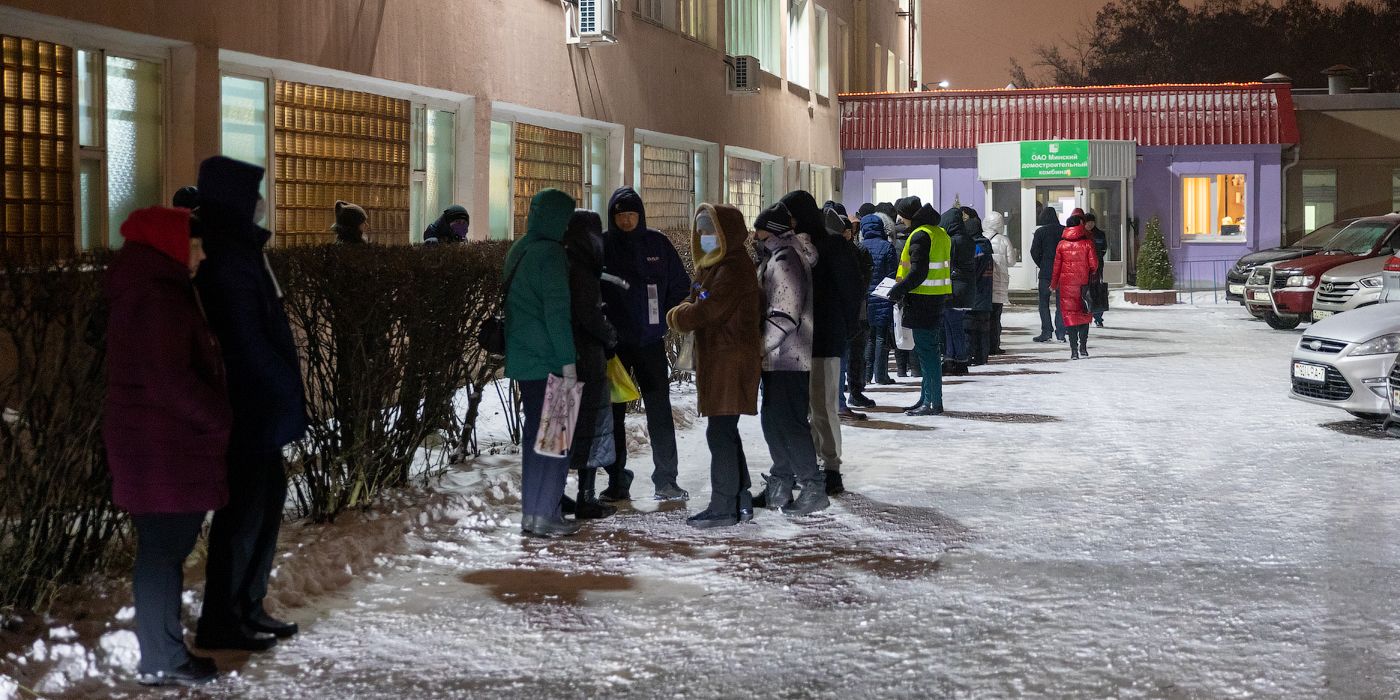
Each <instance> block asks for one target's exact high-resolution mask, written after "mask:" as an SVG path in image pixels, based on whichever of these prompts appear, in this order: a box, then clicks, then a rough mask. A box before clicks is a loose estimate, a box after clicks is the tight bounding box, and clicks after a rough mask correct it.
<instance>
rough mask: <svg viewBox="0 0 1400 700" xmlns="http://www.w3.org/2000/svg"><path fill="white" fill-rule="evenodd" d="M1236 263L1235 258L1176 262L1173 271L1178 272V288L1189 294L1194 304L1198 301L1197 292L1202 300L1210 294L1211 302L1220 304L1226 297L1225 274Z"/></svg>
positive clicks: (1179, 290)
mask: <svg viewBox="0 0 1400 700" xmlns="http://www.w3.org/2000/svg"><path fill="white" fill-rule="evenodd" d="M1234 264H1235V259H1234V258H1231V259H1229V260H1180V261H1177V262H1174V263H1172V271H1173V272H1174V273H1175V274H1176V289H1177V291H1178V292H1180V293H1181V294H1187V295H1189V298H1190V303H1192V304H1194V303H1196V295H1197V294H1199V295H1201V301H1205V299H1206V296H1207V295H1209V296H1210V300H1211V303H1215V304H1218V303H1220V300H1221V299H1223V298H1225V275H1226V274H1228V273H1229V272H1230V268H1231V267H1233V266H1234ZM1178 296H1180V294H1178Z"/></svg>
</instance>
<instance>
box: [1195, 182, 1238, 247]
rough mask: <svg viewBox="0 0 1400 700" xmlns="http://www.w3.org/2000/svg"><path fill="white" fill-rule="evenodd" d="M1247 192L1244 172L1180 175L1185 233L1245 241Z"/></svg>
mask: <svg viewBox="0 0 1400 700" xmlns="http://www.w3.org/2000/svg"><path fill="white" fill-rule="evenodd" d="M1245 196H1246V195H1245V176H1244V175H1200V176H1196V177H1183V178H1181V208H1182V211H1181V220H1182V231H1181V232H1182V235H1183V236H1191V237H1192V238H1193V239H1195V240H1202V237H1205V236H1211V237H1214V238H1217V239H1219V240H1223V241H1243V240H1244V235H1245V231H1247V230H1248V229H1247V228H1246V227H1247V225H1248V224H1247V222H1246V220H1245V219H1246V217H1245V211H1246V207H1245Z"/></svg>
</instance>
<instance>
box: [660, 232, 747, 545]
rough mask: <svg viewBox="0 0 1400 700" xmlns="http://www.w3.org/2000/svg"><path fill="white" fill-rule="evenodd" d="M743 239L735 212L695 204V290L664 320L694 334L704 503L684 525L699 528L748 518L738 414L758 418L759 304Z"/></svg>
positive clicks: (745, 234)
mask: <svg viewBox="0 0 1400 700" xmlns="http://www.w3.org/2000/svg"><path fill="white" fill-rule="evenodd" d="M748 236H749V231H748V228H747V227H746V226H744V215H743V214H742V213H741V212H740V211H739V210H738V209H737V208H735V207H732V206H729V205H728V204H715V205H712V204H701V205H700V208H699V210H698V211H696V213H695V219H694V225H693V226H692V229H691V235H690V249H691V250H692V251H694V252H695V258H694V259H695V284H694V285H693V288H692V289H691V292H690V297H689V299H687V300H686V301H684V302H681V303H680V304H679V305H677V306H676V308H674V309H671V311H670V313H668V314H667V315H666V324H667V325H669V326H670V327H671V328H674V329H676V330H677V331H680V332H682V333H688V332H691V331H694V332H695V389H696V393H697V394H698V399H699V401H698V404H697V405H698V408H699V409H700V415H702V416H705V417H706V418H707V419H708V423H709V424H708V425H707V426H706V428H705V441H706V442H707V443H708V444H709V447H710V504H709V506H708V507H706V508H705V510H703V511H701V512H700V513H698V514H696V515H693V516H691V517H690V518H687V519H686V523H687V524H688V525H690V526H691V527H694V528H697V529H701V530H703V529H708V528H713V527H727V526H730V525H736V524H738V523H740V522H743V521H747V520H752V519H753V495H752V494H751V493H749V487H750V486H752V482H751V481H750V480H749V465H748V461H747V460H745V458H744V445H743V442H742V441H741V440H740V439H739V416H741V415H743V416H753V415H757V414H758V382H759V374H760V372H761V371H762V367H761V364H760V354H761V353H762V351H763V350H762V347H763V330H762V326H761V322H762V317H763V311H764V303H763V290H762V289H761V288H760V287H759V286H758V273H757V271H756V270H755V269H754V264H753V260H752V259H751V258H750V257H749V254H748V251H746V250H745V249H744V241H745V240H746V239H747V238H748Z"/></svg>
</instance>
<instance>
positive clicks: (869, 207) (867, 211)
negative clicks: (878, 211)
mask: <svg viewBox="0 0 1400 700" xmlns="http://www.w3.org/2000/svg"><path fill="white" fill-rule="evenodd" d="M874 213H875V205H874V204H871V203H870V202H866V203H865V204H862V205H860V208H859V209H857V210H856V218H859V219H864V218H865V217H867V216H870V215H871V214H874Z"/></svg>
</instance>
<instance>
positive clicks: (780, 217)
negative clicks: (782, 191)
mask: <svg viewBox="0 0 1400 700" xmlns="http://www.w3.org/2000/svg"><path fill="white" fill-rule="evenodd" d="M753 228H754V230H755V231H758V230H760V229H761V230H764V231H767V232H769V233H775V234H777V235H779V236H781V235H783V234H785V233H787V232H788V231H791V230H792V213H791V212H789V211H788V208H787V207H786V206H784V205H783V203H782V202H778V203H777V204H774V205H773V206H771V207H768V208H767V209H764V210H763V211H762V212H760V213H759V215H758V218H757V219H754V221H753Z"/></svg>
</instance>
